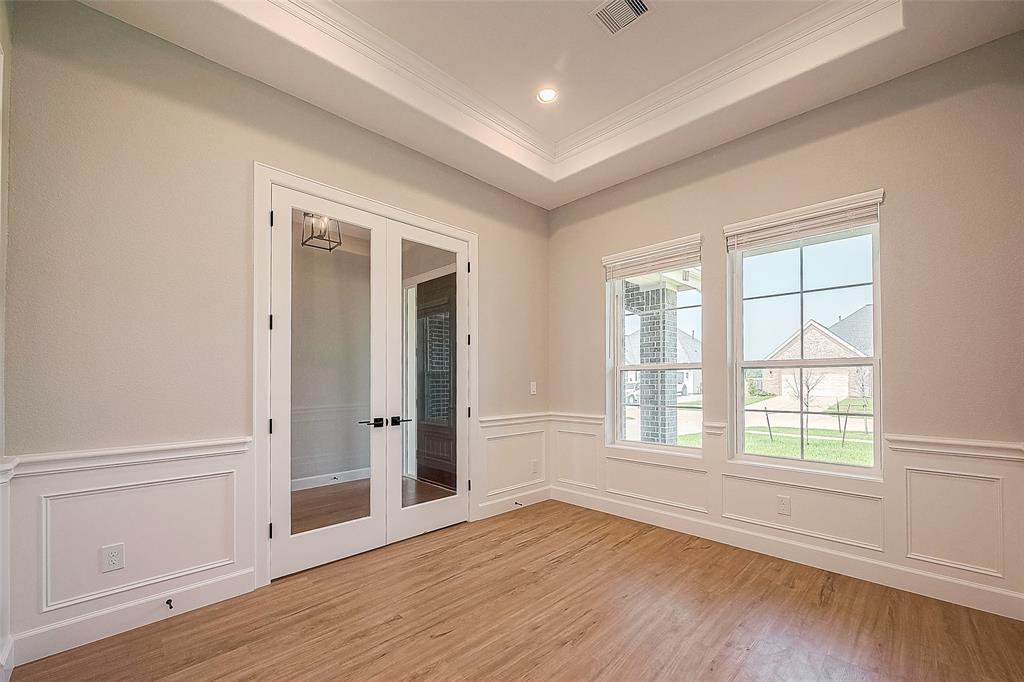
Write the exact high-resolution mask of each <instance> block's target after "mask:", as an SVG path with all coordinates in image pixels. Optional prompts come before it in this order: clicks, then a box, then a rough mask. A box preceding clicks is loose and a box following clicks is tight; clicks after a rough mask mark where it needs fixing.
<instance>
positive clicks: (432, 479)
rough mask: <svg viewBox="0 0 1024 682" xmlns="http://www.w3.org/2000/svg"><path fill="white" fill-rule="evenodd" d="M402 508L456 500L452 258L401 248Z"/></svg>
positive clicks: (422, 247) (432, 250)
mask: <svg viewBox="0 0 1024 682" xmlns="http://www.w3.org/2000/svg"><path fill="white" fill-rule="evenodd" d="M402 280H403V284H404V289H405V298H406V300H405V305H404V307H403V310H404V319H403V320H402V333H403V336H404V337H405V352H404V353H403V354H402V365H403V368H402V370H403V374H402V392H403V396H404V402H405V409H404V413H405V414H406V415H408V416H407V417H406V418H407V419H409V421H407V422H402V423H403V429H404V433H403V437H402V468H403V471H402V506H403V507H409V506H412V505H415V504H419V503H421V502H429V501H431V500H436V499H440V498H442V497H448V496H450V495H455V494H456V490H455V488H456V483H457V481H456V474H457V468H456V463H457V453H458V447H457V445H458V433H457V429H456V420H455V413H454V408H455V405H456V403H457V395H456V376H457V375H456V366H457V364H458V357H457V354H456V343H455V338H456V337H455V335H456V334H457V333H458V332H457V329H456V322H457V319H458V306H457V296H456V293H457V289H458V286H457V283H456V277H455V254H454V253H453V252H451V251H445V250H443V249H438V248H436V247H433V246H428V245H426V244H417V243H416V242H410V241H404V240H403V242H402Z"/></svg>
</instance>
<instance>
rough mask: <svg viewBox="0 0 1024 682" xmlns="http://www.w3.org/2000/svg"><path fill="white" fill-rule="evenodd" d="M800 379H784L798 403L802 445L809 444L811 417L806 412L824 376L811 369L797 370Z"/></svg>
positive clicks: (792, 377) (793, 377)
mask: <svg viewBox="0 0 1024 682" xmlns="http://www.w3.org/2000/svg"><path fill="white" fill-rule="evenodd" d="M797 372H798V374H799V376H800V377H802V378H801V379H797V378H796V377H795V376H792V375H790V376H787V377H786V388H787V390H788V391H789V392H790V394H791V395H793V396H794V397H795V398H797V399H798V400H799V401H800V421H801V424H802V426H803V435H804V443H810V442H811V440H810V436H808V433H809V432H810V423H811V415H809V414H807V412H808V411H809V410H810V409H811V403H812V402H813V401H814V398H815V397H816V396H817V389H818V386H819V385H820V384H821V382H822V381H824V380H825V375H824V374H822V373H821V372H816V371H814V370H812V369H803V370H797Z"/></svg>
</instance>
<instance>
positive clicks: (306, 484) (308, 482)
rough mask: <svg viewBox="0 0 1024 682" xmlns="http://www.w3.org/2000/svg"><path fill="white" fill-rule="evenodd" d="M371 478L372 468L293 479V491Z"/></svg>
mask: <svg viewBox="0 0 1024 682" xmlns="http://www.w3.org/2000/svg"><path fill="white" fill-rule="evenodd" d="M369 477H370V467H365V468H363V469H352V470H351V471H336V472H334V473H333V474H320V475H319V476H306V477H305V478H295V479H292V490H307V489H308V488H319V487H320V486H324V485H334V484H335V483H345V482H346V481H359V480H362V479H364V478H369Z"/></svg>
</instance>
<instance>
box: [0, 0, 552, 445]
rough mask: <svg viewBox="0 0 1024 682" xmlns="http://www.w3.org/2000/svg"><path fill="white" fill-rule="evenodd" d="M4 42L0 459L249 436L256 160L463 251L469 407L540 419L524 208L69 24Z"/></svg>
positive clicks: (49, 25) (46, 14)
mask: <svg viewBox="0 0 1024 682" xmlns="http://www.w3.org/2000/svg"><path fill="white" fill-rule="evenodd" d="M14 23H15V39H16V50H17V52H16V59H15V60H14V85H13V90H14V97H15V99H16V102H17V106H16V107H15V110H14V112H13V120H12V137H13V139H14V140H15V145H14V149H13V153H12V159H11V164H12V166H13V168H14V169H15V170H14V177H15V181H14V183H13V185H12V192H11V225H12V229H11V235H10V236H11V239H10V265H11V266H10V268H9V273H8V288H9V291H10V298H9V300H10V301H11V302H12V304H11V305H10V306H9V311H8V313H9V321H10V322H9V325H8V334H7V344H8V354H7V369H8V395H7V404H8V405H9V406H10V409H9V410H8V416H7V429H8V453H9V454H20V453H29V452H45V451H53V450H65V449H80V448H91V447H103V446H116V445H123V444H139V443H155V442H170V441H180V440H190V439H197V438H211V437H219V436H231V435H237V434H245V433H250V432H251V425H250V421H251V416H250V410H251V396H250V393H251V353H252V348H251V345H252V344H251V337H252V320H251V306H252V303H251V301H252V266H251V258H252V256H251V248H252V246H251V245H252V239H251V234H250V233H251V230H252V222H251V220H252V219H251V212H252V196H251V195H252V164H253V161H254V160H259V161H262V162H265V163H268V164H270V165H273V166H277V167H279V168H283V169H286V170H289V171H292V172H295V173H298V174H301V175H305V176H307V177H311V178H314V179H317V180H320V181H323V182H326V183H328V184H331V185H334V186H337V187H340V188H343V189H346V190H349V191H352V192H356V193H358V194H362V195H365V196H368V197H372V198H374V199H377V200H380V201H383V202H386V203H390V204H393V205H396V206H400V207H402V208H404V209H406V210H410V211H414V212H417V213H420V214H423V215H426V216H429V217H431V218H434V219H437V220H441V221H444V222H448V223H451V224H453V225H457V226H459V227H463V228H465V229H468V230H471V231H474V232H476V233H478V234H479V235H480V263H479V264H476V265H478V267H479V273H480V335H481V344H482V347H485V348H487V349H488V352H486V353H481V359H480V362H481V366H480V405H479V406H475V407H478V408H479V413H480V414H482V415H488V414H508V413H517V412H532V411H542V410H544V409H546V408H547V402H546V400H547V398H546V395H545V392H544V389H545V388H546V386H547V381H546V365H547V352H546V348H547V313H546V310H545V308H544V306H543V304H541V303H538V302H543V301H545V300H546V299H547V234H546V214H545V212H544V211H543V210H541V209H539V208H537V207H535V206H532V205H530V204H528V203H526V202H523V201H521V200H519V199H516V198H514V197H512V196H510V195H508V194H506V193H504V192H501V191H499V190H497V189H494V188H492V187H490V186H487V185H485V184H483V183H481V182H479V181H477V180H474V179H473V178H470V177H469V176H466V175H464V174H462V173H460V172H458V171H455V170H453V169H451V168H449V167H447V166H444V165H441V164H439V163H436V162H434V161H432V160H430V159H428V158H426V157H424V156H422V155H420V154H417V153H415V152H412V151H410V150H409V149H407V148H405V147H402V146H400V145H398V144H395V143H392V142H390V141H388V140H385V139H384V138H381V137H379V136H377V135H374V134H372V133H369V132H367V131H365V130H362V129H360V128H358V127H356V126H354V125H351V124H349V123H346V122H344V121H342V120H340V119H338V118H336V117H334V116H331V115H329V114H327V113H325V112H323V111H321V110H319V109H316V108H314V107H312V106H309V105H307V104H305V103H303V102H300V101H298V100H296V99H294V98H292V97H290V96H288V95H285V94H282V93H280V92H277V91H275V90H272V89H271V88H269V87H266V86H264V85H261V84H259V83H257V82H255V81H253V80H251V79H248V78H245V77H242V76H240V75H238V74H236V73H233V72H231V71H228V70H227V69H224V68H222V67H220V66H217V65H215V64H213V63H211V62H209V61H206V60H204V59H202V58H200V57H197V56H195V55H193V54H191V53H188V52H186V51H184V50H181V49H179V48H177V47H174V46H172V45H170V44H168V43H166V42H164V41H162V40H160V39H158V38H155V37H153V36H150V35H148V34H145V33H142V32H140V31H138V30H136V29H133V28H130V27H128V26H127V25H125V24H122V23H120V22H118V21H116V20H114V19H111V18H109V17H106V16H104V15H102V14H99V13H97V12H95V11H93V10H90V9H88V8H86V7H84V6H81V5H77V4H65V3H19V4H18V5H17V6H16V7H15V12H14ZM510 282H514V283H515V285H514V286H509V283H510ZM511 320H514V321H515V324H510V323H509V321H511ZM530 379H536V380H537V381H539V382H540V387H541V393H540V395H538V396H535V397H531V396H529V395H528V390H527V388H528V383H527V382H528V381H529V380H530Z"/></svg>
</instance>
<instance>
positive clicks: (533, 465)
mask: <svg viewBox="0 0 1024 682" xmlns="http://www.w3.org/2000/svg"><path fill="white" fill-rule="evenodd" d="M530 473H531V474H537V473H540V461H538V460H536V459H531V460H530Z"/></svg>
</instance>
